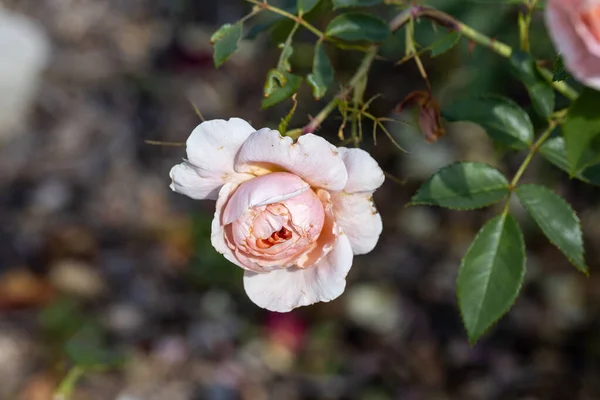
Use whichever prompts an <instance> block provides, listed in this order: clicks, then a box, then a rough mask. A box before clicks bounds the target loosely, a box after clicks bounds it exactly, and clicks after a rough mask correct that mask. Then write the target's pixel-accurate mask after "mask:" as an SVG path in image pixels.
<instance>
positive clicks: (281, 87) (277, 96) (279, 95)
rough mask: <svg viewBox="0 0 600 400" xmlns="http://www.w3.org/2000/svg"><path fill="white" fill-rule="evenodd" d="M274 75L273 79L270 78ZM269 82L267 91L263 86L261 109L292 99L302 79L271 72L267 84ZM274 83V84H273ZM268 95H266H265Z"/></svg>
mask: <svg viewBox="0 0 600 400" xmlns="http://www.w3.org/2000/svg"><path fill="white" fill-rule="evenodd" d="M274 75H276V76H277V78H276V79H274V78H272V76H274ZM269 82H270V84H269V85H270V86H269V89H268V90H267V87H266V86H265V98H264V99H263V101H262V108H263V109H264V108H269V107H272V106H274V105H275V104H277V103H280V102H282V101H283V100H285V99H288V98H290V97H292V95H293V94H294V93H296V92H297V91H298V88H299V87H300V85H301V84H302V77H300V76H298V75H294V74H292V73H289V72H287V71H278V70H271V71H270V72H269V78H267V83H269ZM273 82H276V84H273ZM267 93H268V94H267Z"/></svg>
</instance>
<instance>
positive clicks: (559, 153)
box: [539, 136, 600, 186]
mask: <svg viewBox="0 0 600 400" xmlns="http://www.w3.org/2000/svg"><path fill="white" fill-rule="evenodd" d="M539 152H540V154H542V155H543V156H544V158H546V159H547V160H548V161H550V162H551V163H552V164H554V165H555V166H557V167H558V168H560V169H562V170H563V171H565V172H567V173H568V172H569V161H568V160H567V151H566V149H565V139H564V138H563V137H561V136H556V137H552V138H550V139H548V140H546V141H545V142H544V144H543V145H542V146H541V147H540V150H539ZM575 178H577V179H579V180H581V181H583V182H587V183H590V184H592V185H596V186H600V164H596V165H592V166H591V167H588V168H586V169H584V170H583V171H581V172H579V173H578V174H576V175H575Z"/></svg>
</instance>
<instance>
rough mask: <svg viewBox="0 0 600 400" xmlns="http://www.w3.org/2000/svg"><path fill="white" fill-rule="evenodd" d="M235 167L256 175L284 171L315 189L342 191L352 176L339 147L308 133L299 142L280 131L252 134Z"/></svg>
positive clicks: (262, 131)
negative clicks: (298, 177) (349, 176)
mask: <svg viewBox="0 0 600 400" xmlns="http://www.w3.org/2000/svg"><path fill="white" fill-rule="evenodd" d="M235 168H236V170H237V171H239V172H248V173H251V172H256V171H257V169H256V168H259V169H261V170H265V168H266V169H272V170H277V169H279V170H280V169H284V170H286V171H290V172H293V173H294V174H297V175H299V176H300V177H301V178H302V179H304V180H305V181H306V182H308V183H309V184H310V185H311V186H313V187H319V188H324V189H328V190H334V191H337V190H342V189H343V188H344V186H346V181H347V180H348V173H347V172H346V167H345V165H344V162H343V161H342V158H341V157H340V155H339V153H338V151H337V149H336V148H335V146H333V145H332V144H330V143H329V142H327V141H326V140H325V139H323V138H322V137H320V136H316V135H313V134H312V133H308V134H306V135H302V136H301V137H300V138H299V139H298V141H297V142H296V143H294V141H293V140H292V138H290V137H282V136H281V135H280V134H279V132H277V131H274V130H269V129H262V130H260V131H258V132H255V133H253V134H252V135H250V137H249V138H248V140H246V141H245V142H244V144H243V145H242V148H241V149H240V151H239V153H238V155H237V157H236V161H235Z"/></svg>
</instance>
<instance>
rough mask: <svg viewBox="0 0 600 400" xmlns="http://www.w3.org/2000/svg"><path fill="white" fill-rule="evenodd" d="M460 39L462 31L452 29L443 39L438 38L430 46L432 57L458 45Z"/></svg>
mask: <svg viewBox="0 0 600 400" xmlns="http://www.w3.org/2000/svg"><path fill="white" fill-rule="evenodd" d="M459 39H460V33H458V32H456V31H452V32H449V33H448V34H446V35H444V36H443V37H442V38H441V39H439V40H436V41H435V42H433V43H432V44H431V45H430V46H429V50H431V57H437V56H440V55H442V54H444V53H445V52H447V51H448V50H450V49H452V48H453V47H454V46H456V44H457V43H458V41H459Z"/></svg>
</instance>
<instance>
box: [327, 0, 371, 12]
mask: <svg viewBox="0 0 600 400" xmlns="http://www.w3.org/2000/svg"><path fill="white" fill-rule="evenodd" d="M381 3H383V0H333V9H334V10H335V9H338V8H344V7H370V6H375V5H377V4H381Z"/></svg>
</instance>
